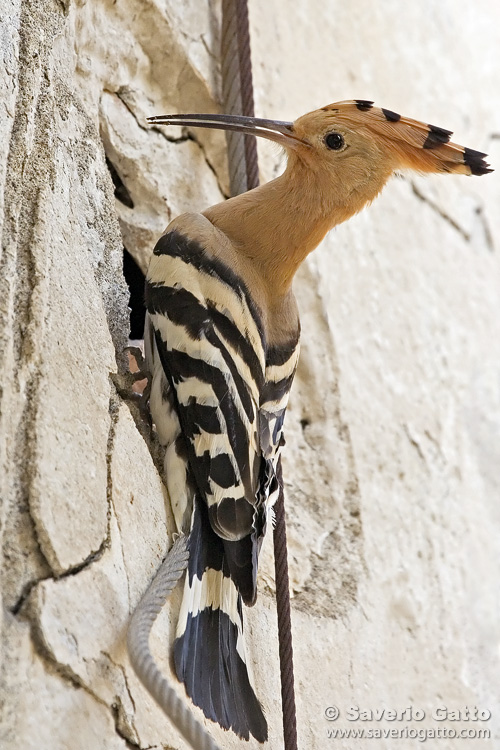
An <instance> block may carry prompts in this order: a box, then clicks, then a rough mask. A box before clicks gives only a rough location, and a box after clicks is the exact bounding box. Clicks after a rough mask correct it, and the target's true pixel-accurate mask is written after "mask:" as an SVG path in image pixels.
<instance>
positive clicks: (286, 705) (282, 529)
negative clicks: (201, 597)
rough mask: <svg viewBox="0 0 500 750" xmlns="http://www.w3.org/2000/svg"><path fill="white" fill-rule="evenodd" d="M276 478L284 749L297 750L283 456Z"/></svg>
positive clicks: (278, 600) (276, 545)
mask: <svg viewBox="0 0 500 750" xmlns="http://www.w3.org/2000/svg"><path fill="white" fill-rule="evenodd" d="M277 476H278V482H279V487H280V491H279V496H278V500H277V502H276V504H275V506H274V513H275V526H274V575H275V579H276V609H277V611H278V639H279V651H280V669H281V705H282V710H283V737H284V740H285V750H297V715H296V709H295V687H294V678H293V644H292V620H291V616H290V583H289V578H288V552H287V544H286V520H285V492H284V488H283V471H282V468H281V457H280V459H279V461H278V467H277Z"/></svg>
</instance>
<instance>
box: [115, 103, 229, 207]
mask: <svg viewBox="0 0 500 750" xmlns="http://www.w3.org/2000/svg"><path fill="white" fill-rule="evenodd" d="M105 90H106V89H105ZM108 93H110V94H114V95H115V96H117V97H118V99H119V100H120V101H121V102H122V103H123V104H124V105H125V107H126V108H127V110H128V111H129V112H130V114H131V115H132V117H133V118H134V120H135V122H136V123H137V125H138V126H139V128H140V129H141V130H144V131H147V132H149V131H154V132H155V133H160V135H161V136H162V137H163V138H164V139H165V140H166V141H168V142H169V143H185V142H186V141H192V142H193V143H195V144H196V145H197V146H198V148H199V149H200V151H201V152H202V154H203V158H204V160H205V163H206V165H207V167H208V168H209V169H210V171H211V172H212V174H213V175H214V177H215V179H216V181H217V186H218V188H219V190H220V192H221V194H222V195H223V197H224V198H226V199H227V198H230V197H231V196H229V195H227V194H226V192H225V191H224V189H223V187H222V184H221V181H220V178H219V175H218V172H217V170H216V168H215V167H214V165H213V164H212V162H211V161H210V159H209V158H208V156H207V154H206V151H205V148H204V146H203V144H202V143H201V141H199V140H198V139H197V138H196V136H195V135H193V133H192V132H191V131H190V130H189V129H187V128H183V129H182V130H183V132H182V135H181V136H179V137H174V136H168V135H167V134H166V133H165V132H164V130H163V129H162V128H160V127H158V126H156V125H150V126H148V125H143V124H142V123H141V121H140V120H139V118H138V117H137V115H136V114H135V112H134V110H133V109H132V107H131V105H130V104H129V103H128V102H127V100H126V98H125V91H124V89H118V91H108Z"/></svg>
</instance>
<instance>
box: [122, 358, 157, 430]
mask: <svg viewBox="0 0 500 750" xmlns="http://www.w3.org/2000/svg"><path fill="white" fill-rule="evenodd" d="M124 352H126V353H127V355H128V372H125V373H123V374H122V375H119V376H114V377H113V382H114V384H115V386H116V388H117V390H118V393H119V394H120V396H121V397H122V398H123V399H124V400H125V401H132V402H133V403H135V404H136V405H137V407H138V409H139V414H140V417H141V419H142V421H143V422H145V423H146V424H147V426H148V428H149V430H151V429H152V420H151V414H150V410H149V396H150V392H151V375H150V373H149V372H148V370H147V369H146V360H145V359H144V356H143V353H142V350H141V349H140V348H139V347H138V346H126V347H125V349H124ZM143 381H145V382H143Z"/></svg>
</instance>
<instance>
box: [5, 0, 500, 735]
mask: <svg viewBox="0 0 500 750" xmlns="http://www.w3.org/2000/svg"><path fill="white" fill-rule="evenodd" d="M0 19H1V24H0V28H1V32H0V61H1V65H0V113H1V114H0V232H1V236H2V250H1V253H2V254H1V256H0V320H1V325H0V351H1V357H0V370H1V372H0V383H1V388H0V398H1V409H0V497H1V507H0V533H1V543H2V565H1V576H2V578H1V586H0V591H1V596H2V603H3V618H2V620H1V628H2V630H1V638H0V643H1V649H2V651H1V678H0V706H1V708H0V746H1V747H2V750H4V749H5V750H14V749H16V750H17V748H19V747H22V748H24V750H31V749H33V750H35V749H36V750H48V749H49V748H50V750H67V749H68V748H72V749H73V748H75V749H76V750H80V749H81V750H87V749H90V748H106V750H108V749H109V750H115V748H117V749H118V748H126V747H128V748H130V747H138V748H143V749H144V750H145V749H146V748H150V749H153V748H155V749H156V748H157V749H158V750H169V749H173V750H184V748H186V747H187V746H186V744H185V742H184V741H183V740H182V739H181V738H180V736H179V735H178V733H177V732H176V731H175V730H174V729H173V728H172V726H171V725H170V723H169V722H168V720H167V719H166V718H165V717H164V716H163V715H162V713H161V711H160V710H159V709H158V707H157V706H156V704H155V703H154V702H153V701H152V699H151V698H150V697H149V696H148V695H147V693H146V692H145V690H144V689H143V687H142V686H141V685H140V683H139V682H138V680H137V678H136V677H135V675H134V673H133V671H132V668H131V666H130V663H129V661H128V658H127V654H126V647H125V633H126V628H127V623H128V621H129V618H130V615H131V613H132V611H133V610H134V608H135V606H136V604H137V603H138V601H139V599H140V597H141V595H142V593H143V592H144V591H145V589H146V588H147V586H148V583H149V581H150V580H151V577H152V576H153V574H154V571H155V570H156V569H157V567H158V565H159V564H160V561H161V560H162V558H163V556H164V554H165V551H166V549H167V548H168V545H169V540H170V539H171V532H172V528H173V524H172V518H171V514H170V510H169V507H168V498H167V496H166V493H165V490H164V488H163V486H162V483H161V480H160V477H159V474H158V471H157V468H156V466H157V462H155V451H154V446H153V445H151V444H150V441H149V439H148V436H147V430H144V429H143V428H142V429H138V424H137V423H136V421H135V419H134V418H133V416H132V412H131V409H130V407H129V405H128V404H127V403H125V402H124V401H123V400H122V398H121V397H120V395H119V394H118V393H117V390H116V387H115V383H117V382H118V381H117V373H123V368H124V357H123V347H124V346H125V344H126V338H127V332H128V331H127V298H128V295H127V291H126V287H125V284H124V280H123V278H122V273H121V263H122V247H123V246H125V247H126V248H127V250H128V251H129V252H130V253H131V254H133V255H134V257H135V258H136V260H137V262H138V263H139V265H141V266H142V267H143V268H144V267H145V265H146V264H147V258H148V255H149V253H150V252H151V249H152V246H153V244H154V242H155V240H156V238H157V236H158V235H159V234H160V233H161V231H162V230H163V228H164V227H165V226H166V224H167V223H168V221H169V220H170V219H171V218H173V217H174V216H175V215H176V214H178V213H181V212H182V211H185V210H187V209H190V210H197V209H201V208H203V207H205V206H207V205H209V204H212V203H215V202H218V201H220V200H223V198H224V196H225V195H227V192H228V187H227V170H226V163H225V158H226V157H225V142H224V137H223V135H222V134H220V133H217V132H208V131H207V132H203V131H199V132H196V131H193V132H187V131H182V130H181V129H174V128H168V129H166V128H148V127H147V126H146V124H145V118H146V116H147V115H149V114H159V113H162V112H176V111H217V110H218V98H219V94H218V92H219V90H220V81H219V75H220V73H219V62H218V46H219V43H220V3H218V2H216V1H215V0H214V1H213V2H209V3H206V2H202V0H191V2H189V3H182V4H180V3H177V2H174V1H173V0H167V1H166V2H165V1H164V2H158V1H157V0H126V2H125V1H124V2H118V3H116V2H111V0H95V2H86V1H85V0H73V1H71V0H32V2H30V3H20V2H17V1H16V0H0ZM395 19H397V24H396V23H395ZM250 20H251V30H252V43H253V57H254V78H255V99H256V110H257V114H259V115H261V116H265V117H274V116H276V117H278V118H280V119H293V118H295V117H296V116H298V115H299V114H302V113H304V112H306V111H307V110H309V109H313V108H315V107H318V106H321V105H324V104H327V103H329V102H331V101H335V100H338V99H344V98H365V99H373V100H375V101H376V102H377V103H378V104H380V105H381V106H385V107H388V108H391V109H394V110H396V111H400V112H403V113H404V114H407V115H409V116H415V117H418V118H421V119H425V120H427V121H429V122H433V123H436V124H437V125H440V126H442V127H445V128H453V127H454V129H455V131H456V140H457V141H458V142H459V143H463V144H465V145H468V146H470V147H473V148H477V149H480V150H484V151H487V152H488V153H489V154H490V160H491V162H492V164H493V166H496V167H499V165H500V122H499V120H498V112H499V111H500V98H499V93H498V68H499V66H500V54H499V50H500V23H499V21H500V15H499V11H498V8H497V5H496V4H495V3H494V2H493V0H485V2H483V3H482V4H481V11H480V12H478V9H477V8H476V6H474V5H473V4H470V3H466V2H465V0H443V2H441V3H439V4H436V3H433V2H432V0H424V2H423V3H420V4H419V3H414V4H406V5H404V6H402V5H401V3H396V2H395V0H390V1H389V2H386V3H383V4H374V3H372V2H368V0H362V1H361V2H358V3H356V4H354V5H353V4H349V3H340V2H337V0H335V1H334V2H329V3H323V2H320V1H319V0H297V1H296V2H294V3H293V4H291V5H290V8H289V9H287V12H286V13H283V12H282V4H280V3H279V2H278V0H272V1H271V2H269V1H268V0H266V2H264V0H251V2H250ZM259 153H260V159H261V173H262V177H263V179H271V178H272V177H273V176H274V175H276V174H277V173H278V172H279V171H280V169H282V167H283V161H282V156H281V155H280V152H279V150H278V149H276V147H274V146H273V145H272V144H269V143H267V142H262V143H259ZM106 160H107V162H106ZM108 166H111V167H112V169H114V171H115V173H116V175H115V179H116V176H117V177H118V179H119V180H121V183H122V185H123V186H124V190H125V194H126V195H128V198H127V199H126V200H125V202H124V201H123V199H122V200H120V199H119V197H120V195H121V197H122V198H123V193H121V194H120V193H117V196H118V197H116V198H115V197H114V195H113V183H112V180H111V176H110V172H109V170H108ZM496 175H497V173H495V174H493V175H491V176H489V177H485V178H482V179H476V178H470V179H466V178H460V177H455V178H444V177H443V178H440V177H434V178H426V179H424V178H419V177H417V178H416V177H413V176H411V177H409V176H404V177H403V178H402V179H399V180H394V181H393V182H392V183H391V184H390V185H389V186H388V187H387V188H386V189H385V190H384V193H383V195H382V196H381V197H380V198H379V199H377V201H376V202H375V203H374V204H373V206H371V207H370V208H369V209H368V210H366V211H364V212H363V213H362V214H360V215H359V216H357V217H355V218H354V219H352V220H351V221H350V222H349V223H348V224H346V225H343V226H341V227H338V228H337V229H336V230H335V231H334V232H332V233H331V235H330V236H329V237H328V238H327V239H326V240H325V242H324V243H323V244H322V246H321V247H320V248H318V250H317V251H316V252H315V253H314V254H313V255H312V256H311V257H310V258H309V259H308V261H307V262H306V263H305V264H304V266H303V267H302V269H301V270H300V272H299V274H298V277H297V282H296V292H297V296H298V300H299V305H300V308H301V318H302V329H303V339H302V354H301V360H300V365H299V370H298V373H297V378H296V382H295V385H294V389H293V393H292V398H291V401H290V407H289V413H288V419H287V447H286V453H285V461H284V463H285V466H284V469H285V482H286V492H287V508H288V514H289V529H288V535H289V547H290V565H291V570H290V576H291V585H292V594H293V612H292V617H293V626H294V637H295V657H296V663H295V668H296V681H297V710H298V721H299V746H300V748H301V749H302V750H305V748H307V750H324V748H325V747H328V746H333V744H335V743H334V741H333V740H329V739H328V737H327V731H328V729H332V728H344V729H349V728H351V729H362V728H363V727H364V728H365V730H367V729H369V728H372V729H373V728H375V729H378V730H386V731H387V730H391V729H402V728H404V727H405V726H409V727H413V728H414V729H421V728H422V727H426V728H434V729H436V728H442V727H443V726H445V727H448V728H455V729H456V730H457V731H460V730H462V729H466V730H467V729H469V730H470V729H478V728H487V729H489V730H490V731H491V737H490V738H489V739H474V738H472V737H470V738H469V739H468V740H467V741H466V744H467V747H470V748H491V749H492V750H494V749H495V748H499V747H500V739H499V737H500V714H499V709H498V706H499V705H500V690H499V687H498V685H499V684H500V683H499V680H498V674H499V671H500V663H499V661H500V655H499V648H498V644H499V639H500V626H499V622H500V611H499V609H500V608H499V602H498V594H497V578H498V565H499V561H500V542H499V539H500V512H499V510H498V502H497V501H498V497H499V492H500V472H499V471H498V445H499V443H500V388H499V383H500V364H499V362H500V357H499V355H500V346H499V341H500V302H499V300H500V262H499V252H500V247H499V242H498V237H499V236H500V213H499V212H498V205H499V202H500V187H499V185H500V183H499V181H498V177H497V176H496ZM139 427H140V425H139ZM143 435H144V437H143ZM150 449H151V450H150ZM259 586H260V592H261V594H260V596H259V599H258V602H257V605H256V606H255V607H254V608H253V609H251V610H249V611H247V623H248V627H247V647H248V651H249V653H250V654H251V657H252V663H253V670H254V674H255V681H256V685H257V692H258V694H259V696H260V697H261V699H262V702H263V705H264V707H265V710H266V713H267V716H268V719H269V724H270V742H269V747H272V748H273V750H274V749H276V750H278V749H279V748H282V747H283V744H282V740H281V732H280V725H281V716H280V710H281V706H280V697H279V696H280V688H279V669H278V652H277V634H276V617H275V609H274V599H273V591H274V570H273V559H272V544H271V539H267V540H266V543H265V546H264V550H263V558H262V569H261V575H260V584H259ZM179 602H180V590H176V591H175V592H174V594H173V596H172V598H171V601H170V602H169V603H168V606H167V607H165V609H164V611H163V612H162V613H161V615H160V617H159V618H158V621H157V623H156V624H155V628H154V630H153V635H152V647H153V650H154V653H155V655H156V656H157V658H158V660H159V663H160V664H161V666H162V669H163V670H164V671H165V673H166V674H167V675H170V677H172V672H171V664H170V647H171V643H172V639H173V635H174V629H175V624H176V616H177V611H178V607H179ZM179 694H180V695H182V694H183V691H182V688H181V687H179ZM333 705H335V706H338V707H339V709H340V712H341V717H340V718H339V719H338V721H336V722H328V721H326V719H325V718H324V711H325V709H326V708H327V707H328V706H333ZM353 705H358V706H360V707H361V708H364V709H371V710H374V711H375V710H380V709H381V708H384V707H385V708H386V709H390V708H394V709H399V710H403V709H404V708H405V707H407V706H414V707H415V708H420V709H423V710H424V711H425V712H426V713H427V717H426V719H425V720H424V721H422V722H408V721H396V722H389V721H384V720H382V721H373V722H349V721H348V720H347V718H346V711H347V709H348V707H349V706H353ZM442 705H445V706H448V707H449V708H450V709H457V708H463V707H464V706H469V707H473V706H478V707H480V708H483V709H489V710H490V711H491V712H492V717H491V719H490V720H489V721H488V722H464V721H462V722H450V721H448V722H440V723H438V722H436V721H433V720H432V718H431V714H432V711H433V710H434V709H435V708H436V707H438V706H442ZM195 713H196V715H197V716H198V717H199V716H200V713H199V712H198V711H196V710H195ZM210 730H211V731H212V732H213V735H214V737H215V738H216V739H217V740H218V741H219V742H220V743H221V745H222V746H223V747H225V748H228V749H230V748H237V747H241V743H239V742H238V741H237V740H236V738H235V737H233V736H232V735H229V734H225V733H223V732H222V730H219V729H218V728H217V727H213V726H211V727H210ZM459 742H460V741H459V740H457V743H459ZM331 743H333V744H331ZM342 743H346V744H342ZM430 743H431V744H432V746H433V747H434V746H436V747H443V748H444V747H446V748H451V747H453V746H455V742H453V741H452V740H443V739H442V740H440V741H439V743H438V741H432V740H428V744H430ZM419 744H420V743H419V742H418V741H417V740H416V739H411V738H410V737H406V738H405V737H404V736H403V737H402V738H399V739H395V738H394V737H390V738H383V736H382V738H380V739H378V740H377V739H376V740H371V741H370V742H368V741H367V740H363V739H360V738H351V739H350V740H338V741H337V746H339V747H349V748H360V749H361V748H364V747H368V746H372V745H373V747H377V748H388V749H389V748H391V747H392V748H395V747H397V748H400V749H401V750H407V749H408V750H411V748H415V747H417V746H419ZM256 746H257V745H256V743H252V742H250V743H248V747H249V748H250V750H253V748H255V747H256Z"/></svg>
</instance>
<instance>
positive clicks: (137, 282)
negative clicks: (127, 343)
mask: <svg viewBox="0 0 500 750" xmlns="http://www.w3.org/2000/svg"><path fill="white" fill-rule="evenodd" d="M123 275H124V276H125V281H126V282H127V284H128V288H129V290H130V299H129V303H128V304H129V307H130V310H131V312H130V336H129V337H130V338H131V339H142V338H143V336H144V319H145V317H146V310H145V307H144V274H143V272H142V271H141V269H140V268H139V266H138V265H137V263H136V262H135V260H134V259H133V258H132V256H131V255H130V253H129V252H128V251H127V250H126V248H123Z"/></svg>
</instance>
